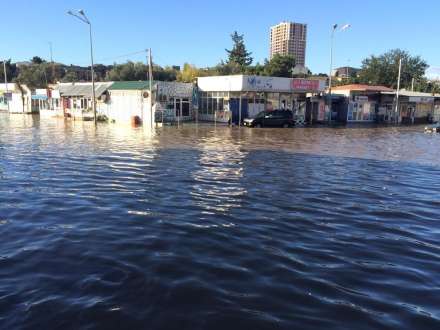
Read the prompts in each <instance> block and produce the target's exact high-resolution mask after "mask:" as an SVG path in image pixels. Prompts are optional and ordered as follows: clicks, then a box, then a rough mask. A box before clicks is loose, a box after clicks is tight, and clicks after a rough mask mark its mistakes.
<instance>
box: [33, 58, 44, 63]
mask: <svg viewBox="0 0 440 330" xmlns="http://www.w3.org/2000/svg"><path fill="white" fill-rule="evenodd" d="M31 62H32V64H41V63H43V62H44V60H43V59H42V58H41V57H40V56H34V57H32V59H31Z"/></svg>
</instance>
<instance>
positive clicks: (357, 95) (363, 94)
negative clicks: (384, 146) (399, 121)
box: [332, 84, 394, 123]
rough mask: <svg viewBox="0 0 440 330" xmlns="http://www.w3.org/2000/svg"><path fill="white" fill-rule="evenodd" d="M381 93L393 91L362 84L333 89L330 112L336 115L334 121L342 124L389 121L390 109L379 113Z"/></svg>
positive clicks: (383, 87)
mask: <svg viewBox="0 0 440 330" xmlns="http://www.w3.org/2000/svg"><path fill="white" fill-rule="evenodd" d="M383 92H388V93H392V92H394V90H393V89H391V88H388V87H385V86H375V85H364V84H350V85H343V86H337V87H333V88H332V96H333V97H332V112H335V113H336V114H335V115H334V116H335V118H334V119H335V120H337V121H339V122H343V123H353V122H357V123H360V122H376V121H388V120H390V118H391V116H392V112H391V110H390V109H385V111H380V107H381V96H382V93H383ZM334 95H337V96H338V97H334ZM341 96H342V97H341Z"/></svg>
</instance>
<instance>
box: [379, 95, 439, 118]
mask: <svg viewBox="0 0 440 330" xmlns="http://www.w3.org/2000/svg"><path fill="white" fill-rule="evenodd" d="M396 100H397V92H396V91H392V92H383V93H382V104H381V109H380V111H379V112H381V113H382V112H384V111H385V113H390V112H391V113H394V114H395V115H396V116H398V122H399V123H402V124H422V123H423V124H424V123H428V122H432V121H434V117H435V116H438V113H437V112H436V108H435V95H433V94H430V93H420V92H411V91H400V92H399V103H398V106H396Z"/></svg>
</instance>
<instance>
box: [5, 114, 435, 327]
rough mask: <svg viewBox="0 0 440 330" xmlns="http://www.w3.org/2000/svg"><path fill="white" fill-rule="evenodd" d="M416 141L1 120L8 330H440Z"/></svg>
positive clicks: (421, 141) (429, 165)
mask: <svg viewBox="0 0 440 330" xmlns="http://www.w3.org/2000/svg"><path fill="white" fill-rule="evenodd" d="M422 131H423V128H422V127H420V126H418V127H417V126H416V127H402V128H339V129H330V128H296V129H244V128H242V129H241V130H240V129H238V128H228V127H220V126H218V127H213V126H207V125H199V126H196V125H186V126H183V127H181V128H176V127H164V128H160V129H158V130H156V131H155V132H153V133H152V132H149V131H148V130H146V129H144V128H131V127H122V126H116V125H106V124H102V125H101V124H100V125H98V127H97V128H96V129H95V127H94V125H93V123H82V122H71V121H64V120H59V119H45V120H40V119H39V118H38V117H31V116H20V115H11V116H9V115H7V114H0V237H1V239H0V328H1V329H63V330H65V329H191V330H196V329H295V328H298V329H317V328H322V329H357V330H358V329H373V328H374V329H439V328H440V157H439V156H440V135H428V134H424V133H423V132H422Z"/></svg>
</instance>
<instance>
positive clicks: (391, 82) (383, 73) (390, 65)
mask: <svg viewBox="0 0 440 330" xmlns="http://www.w3.org/2000/svg"><path fill="white" fill-rule="evenodd" d="M400 59H402V74H401V84H400V86H401V88H406V89H410V88H411V84H412V79H413V78H414V79H415V80H423V79H424V75H425V72H426V69H427V68H428V64H427V63H426V62H425V61H424V60H423V59H422V58H420V56H411V55H410V54H409V53H408V52H407V51H404V50H401V49H393V50H390V51H388V52H386V53H384V54H382V55H379V56H374V55H373V56H370V57H369V58H366V59H365V60H363V62H362V69H361V71H360V72H359V81H360V82H362V83H367V84H375V85H384V86H388V87H391V88H397V77H398V72H399V60H400Z"/></svg>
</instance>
